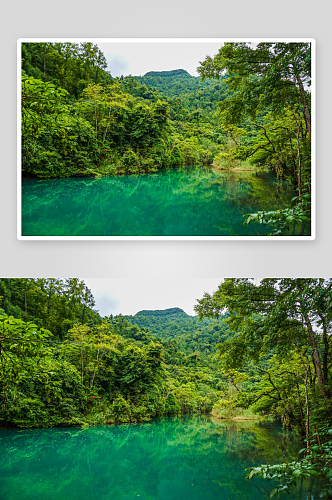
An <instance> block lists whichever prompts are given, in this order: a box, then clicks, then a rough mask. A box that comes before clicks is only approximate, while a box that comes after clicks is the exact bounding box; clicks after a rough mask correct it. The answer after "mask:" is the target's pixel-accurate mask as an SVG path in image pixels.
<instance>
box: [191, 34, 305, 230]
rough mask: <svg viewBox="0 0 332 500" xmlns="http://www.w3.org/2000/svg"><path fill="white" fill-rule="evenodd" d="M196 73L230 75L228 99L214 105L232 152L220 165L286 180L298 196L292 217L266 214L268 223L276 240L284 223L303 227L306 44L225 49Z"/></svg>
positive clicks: (259, 216) (236, 45)
mask: <svg viewBox="0 0 332 500" xmlns="http://www.w3.org/2000/svg"><path fill="white" fill-rule="evenodd" d="M198 71H199V73H200V74H201V76H202V78H203V79H204V78H217V79H219V78H223V77H224V75H225V74H228V75H229V78H228V80H227V83H228V87H229V89H230V91H231V94H230V95H229V96H227V97H226V98H225V99H224V100H223V101H221V102H220V103H219V113H220V119H221V124H222V126H223V128H224V129H225V130H226V131H227V132H228V134H229V137H230V138H231V139H232V141H233V148H228V151H225V152H222V154H221V155H220V156H219V159H220V160H225V161H226V160H228V161H229V160H230V159H233V160H236V159H243V160H244V159H249V160H250V162H254V163H261V164H263V165H269V166H270V167H272V168H274V169H275V170H276V172H277V175H278V176H280V177H282V178H284V177H287V178H289V179H290V180H291V182H292V183H293V186H294V189H296V190H297V198H296V200H295V201H296V204H297V205H298V206H297V210H296V214H295V213H284V214H280V212H278V211H277V212H275V213H272V212H270V213H269V214H268V219H269V220H270V221H273V222H275V223H276V226H277V229H279V230H280V231H279V232H277V233H275V234H280V232H281V231H282V229H283V228H284V227H283V226H284V225H285V223H286V224H287V223H288V222H289V219H292V220H294V218H296V219H297V220H300V221H301V222H302V221H306V220H307V218H308V212H310V182H311V160H310V151H311V149H310V148H311V104H310V103H311V93H310V86H311V46H310V43H293V42H292V43H285V42H282V43H281V42H278V43H258V44H257V45H256V44H255V45H254V46H252V45H251V44H250V43H249V44H248V43H225V44H224V45H223V47H221V49H220V50H219V52H218V54H217V55H216V56H215V57H214V58H211V57H210V56H207V57H206V59H205V60H204V61H203V62H202V63H201V65H200V67H199V68H198ZM249 124H250V125H249ZM252 127H254V128H256V130H257V132H258V133H257V134H256V135H255V137H250V130H251V129H252ZM305 195H306V196H305ZM265 220H266V214H265V213H259V214H255V215H252V216H250V217H249V218H248V219H247V223H249V222H251V221H254V222H256V223H264V222H265Z"/></svg>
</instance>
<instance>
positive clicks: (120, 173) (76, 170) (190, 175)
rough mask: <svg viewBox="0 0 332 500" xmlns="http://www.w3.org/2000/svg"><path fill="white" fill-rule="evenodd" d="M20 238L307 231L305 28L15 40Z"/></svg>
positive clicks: (310, 189)
mask: <svg viewBox="0 0 332 500" xmlns="http://www.w3.org/2000/svg"><path fill="white" fill-rule="evenodd" d="M17 96H18V220H17V237H18V239H20V240H28V239H29V240H37V239H43V240H44V239H63V240H67V239H74V240H77V239H84V240H89V239H91V240H115V239H116V240H119V239H124V240H139V239H152V240H158V239H161V240H167V239H171V240H199V239H204V240H223V239H224V240H227V239H244V240H250V239H252V240H258V239H262V240H267V239H272V240H287V239H292V240H313V239H315V40H314V39H309V38H308V39H281V38H280V39H263V38H259V39H240V38H239V39H222V38H220V39H219V38H217V39H215V38H211V39H206V38H204V39H203V38H202V39H189V38H188V39H176V38H169V39H163V38H159V39H152V38H151V39H144V38H139V39H134V38H132V39H125V38H123V39H20V40H18V88H17Z"/></svg>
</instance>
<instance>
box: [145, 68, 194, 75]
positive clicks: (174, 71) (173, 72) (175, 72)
mask: <svg viewBox="0 0 332 500" xmlns="http://www.w3.org/2000/svg"><path fill="white" fill-rule="evenodd" d="M144 76H187V77H188V76H189V77H191V76H192V75H190V73H188V71H186V70H185V69H172V70H171V71H148V72H147V73H145V75H144Z"/></svg>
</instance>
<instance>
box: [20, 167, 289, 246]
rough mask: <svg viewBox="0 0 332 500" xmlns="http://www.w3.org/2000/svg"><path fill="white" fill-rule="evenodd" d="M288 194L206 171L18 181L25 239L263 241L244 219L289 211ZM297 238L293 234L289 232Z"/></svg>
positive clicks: (274, 185)
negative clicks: (205, 238) (247, 238)
mask: <svg viewBox="0 0 332 500" xmlns="http://www.w3.org/2000/svg"><path fill="white" fill-rule="evenodd" d="M292 197H293V191H292V188H291V186H290V185H289V184H288V183H285V182H278V181H277V180H276V179H275V176H274V175H272V174H258V173H246V172H238V173H231V172H219V171H214V170H211V169H210V168H206V167H191V168H185V169H170V170H163V171H160V172H157V173H153V174H147V175H131V176H122V177H102V178H99V179H90V178H70V179H49V180H31V179H29V180H24V181H23V187H22V234H23V235H25V236H28V235H34V236H38V235H39V236H112V235H115V236H192V235H196V236H238V235H250V236H252V235H266V234H267V233H268V232H269V231H270V229H271V227H269V226H265V227H263V226H257V225H255V224H250V225H249V226H248V227H246V226H243V220H244V218H243V215H244V214H247V213H249V212H255V211H257V210H263V209H265V210H272V209H277V208H283V207H286V206H289V205H290V203H291V199H292ZM294 231H295V233H294V234H297V233H296V231H297V230H296V229H294Z"/></svg>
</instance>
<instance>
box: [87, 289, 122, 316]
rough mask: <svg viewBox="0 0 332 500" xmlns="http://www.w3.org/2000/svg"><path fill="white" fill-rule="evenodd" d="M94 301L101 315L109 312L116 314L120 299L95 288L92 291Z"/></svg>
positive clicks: (107, 314)
mask: <svg viewBox="0 0 332 500" xmlns="http://www.w3.org/2000/svg"><path fill="white" fill-rule="evenodd" d="M93 296H94V298H95V302H96V308H97V309H98V311H99V314H100V315H101V316H109V315H110V314H117V311H118V309H119V305H120V301H119V299H117V298H116V297H114V296H113V295H112V294H111V293H110V292H103V291H100V290H96V291H95V292H94V293H93Z"/></svg>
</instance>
